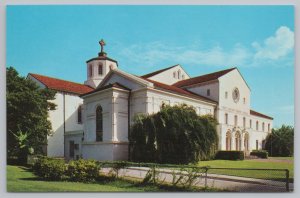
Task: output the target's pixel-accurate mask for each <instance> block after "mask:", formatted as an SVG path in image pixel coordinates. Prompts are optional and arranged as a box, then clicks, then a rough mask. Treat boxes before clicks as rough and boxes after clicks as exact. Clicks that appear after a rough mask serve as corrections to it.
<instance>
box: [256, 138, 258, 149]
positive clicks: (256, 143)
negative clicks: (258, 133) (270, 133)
mask: <svg viewBox="0 0 300 198" xmlns="http://www.w3.org/2000/svg"><path fill="white" fill-rule="evenodd" d="M256 150H258V140H256Z"/></svg>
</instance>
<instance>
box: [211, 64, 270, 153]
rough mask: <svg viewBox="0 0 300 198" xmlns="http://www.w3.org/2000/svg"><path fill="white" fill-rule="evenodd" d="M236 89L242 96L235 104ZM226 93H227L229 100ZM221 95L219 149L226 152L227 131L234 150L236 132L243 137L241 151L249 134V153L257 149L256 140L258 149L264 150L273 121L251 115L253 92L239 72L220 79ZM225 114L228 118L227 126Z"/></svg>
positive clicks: (218, 113)
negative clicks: (265, 140) (257, 122)
mask: <svg viewBox="0 0 300 198" xmlns="http://www.w3.org/2000/svg"><path fill="white" fill-rule="evenodd" d="M235 88H238V90H239V94H240V98H239V101H238V102H235V101H234V100H233V97H232V92H233V90H234V89H235ZM225 92H227V98H226V96H225V95H226V94H225ZM219 93H220V94H219V106H218V111H217V118H218V122H219V127H218V131H219V136H220V144H219V149H222V150H226V133H227V131H230V132H231V138H232V141H231V149H232V150H236V146H235V145H236V142H235V131H239V132H240V134H241V135H242V144H241V150H244V135H245V133H248V134H249V152H250V151H251V150H255V149H256V140H258V149H262V141H263V140H264V139H265V138H266V136H267V134H268V124H270V131H271V129H272V126H273V121H272V120H270V119H265V118H262V117H259V116H253V115H251V114H250V102H251V90H250V89H249V87H248V86H247V84H246V82H245V81H244V80H243V78H242V76H241V74H240V73H239V72H238V70H233V71H231V72H229V73H227V74H226V75H224V76H222V77H220V78H219ZM244 98H245V102H244ZM225 114H227V116H228V118H227V124H226V118H225V117H226V116H225ZM235 116H237V125H235ZM244 119H245V123H244ZM250 120H251V122H252V127H250ZM256 121H259V129H258V130H256ZM263 122H264V123H265V130H264V131H262V123H263Z"/></svg>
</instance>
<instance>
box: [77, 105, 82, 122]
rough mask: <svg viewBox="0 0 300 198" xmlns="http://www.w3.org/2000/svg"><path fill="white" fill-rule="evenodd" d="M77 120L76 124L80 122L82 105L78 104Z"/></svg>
mask: <svg viewBox="0 0 300 198" xmlns="http://www.w3.org/2000/svg"><path fill="white" fill-rule="evenodd" d="M77 122H78V124H81V123H82V106H81V105H79V107H78V109H77Z"/></svg>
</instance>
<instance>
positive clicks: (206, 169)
mask: <svg viewBox="0 0 300 198" xmlns="http://www.w3.org/2000/svg"><path fill="white" fill-rule="evenodd" d="M207 171H208V168H207V167H205V188H207Z"/></svg>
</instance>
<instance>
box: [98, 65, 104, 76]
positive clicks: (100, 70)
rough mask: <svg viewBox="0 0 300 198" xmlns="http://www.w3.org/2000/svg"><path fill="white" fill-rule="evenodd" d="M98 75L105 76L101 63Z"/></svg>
mask: <svg viewBox="0 0 300 198" xmlns="http://www.w3.org/2000/svg"><path fill="white" fill-rule="evenodd" d="M98 74H99V75H102V74H103V65H102V64H101V63H100V64H99V65H98Z"/></svg>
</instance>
